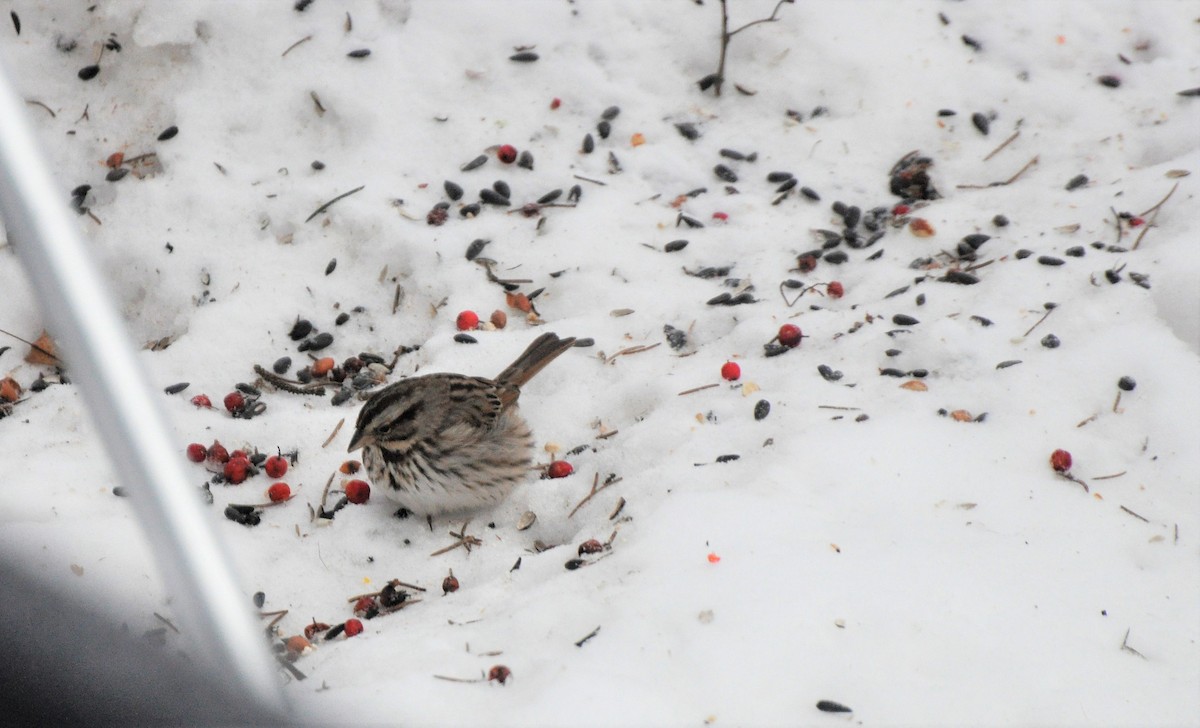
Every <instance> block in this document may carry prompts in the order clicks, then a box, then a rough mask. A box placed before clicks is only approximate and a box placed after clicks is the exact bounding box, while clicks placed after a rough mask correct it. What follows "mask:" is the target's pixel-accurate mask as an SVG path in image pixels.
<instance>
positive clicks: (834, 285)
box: [825, 281, 846, 298]
mask: <svg viewBox="0 0 1200 728" xmlns="http://www.w3.org/2000/svg"><path fill="white" fill-rule="evenodd" d="M825 292H826V293H828V294H829V297H830V298H841V297H842V296H844V295H846V288H845V286H843V285H842V284H841V282H840V281H830V282H829V285H828V286H826V287H825Z"/></svg>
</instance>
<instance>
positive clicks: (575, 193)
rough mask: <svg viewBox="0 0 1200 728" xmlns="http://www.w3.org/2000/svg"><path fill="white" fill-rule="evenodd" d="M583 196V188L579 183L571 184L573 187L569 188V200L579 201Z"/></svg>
mask: <svg viewBox="0 0 1200 728" xmlns="http://www.w3.org/2000/svg"><path fill="white" fill-rule="evenodd" d="M581 197H583V188H582V187H580V186H579V185H571V189H569V190H567V202H579V198H581Z"/></svg>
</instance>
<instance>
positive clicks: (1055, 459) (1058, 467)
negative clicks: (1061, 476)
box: [1050, 449, 1071, 473]
mask: <svg viewBox="0 0 1200 728" xmlns="http://www.w3.org/2000/svg"><path fill="white" fill-rule="evenodd" d="M1050 467H1052V468H1054V470H1055V471H1056V472H1059V473H1065V472H1067V471H1068V470H1070V469H1071V453H1069V452H1067V451H1066V450H1062V449H1059V450H1055V451H1054V452H1052V453H1050Z"/></svg>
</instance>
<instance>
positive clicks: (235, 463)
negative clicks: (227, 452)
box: [222, 458, 251, 485]
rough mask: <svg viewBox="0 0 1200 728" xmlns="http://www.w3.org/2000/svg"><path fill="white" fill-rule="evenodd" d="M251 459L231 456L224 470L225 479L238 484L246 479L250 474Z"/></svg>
mask: <svg viewBox="0 0 1200 728" xmlns="http://www.w3.org/2000/svg"><path fill="white" fill-rule="evenodd" d="M250 467H251V466H250V461H249V460H248V459H246V458H229V460H228V462H226V463H225V467H224V469H223V470H222V472H223V473H224V474H225V480H228V481H229V482H230V483H233V484H234V485H237V484H239V483H243V482H245V481H246V478H247V477H249V476H250Z"/></svg>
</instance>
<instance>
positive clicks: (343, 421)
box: [321, 417, 346, 448]
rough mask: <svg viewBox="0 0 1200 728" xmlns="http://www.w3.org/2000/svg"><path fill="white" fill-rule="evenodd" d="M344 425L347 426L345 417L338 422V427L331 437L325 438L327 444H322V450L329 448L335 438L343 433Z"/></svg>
mask: <svg viewBox="0 0 1200 728" xmlns="http://www.w3.org/2000/svg"><path fill="white" fill-rule="evenodd" d="M344 424H346V418H345V417H343V418H342V419H340V420H338V423H337V426H336V427H334V428H333V432H331V433H329V437H327V438H325V442H323V443H321V447H322V448H325V447H329V443H331V442H333V438H335V437H337V434H338V433H339V432H341V430H342V425H344Z"/></svg>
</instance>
